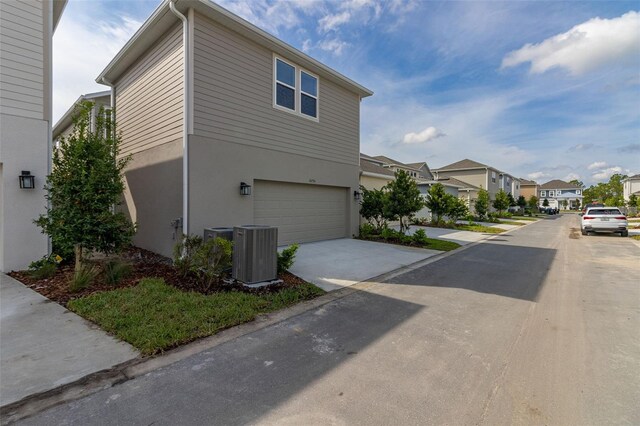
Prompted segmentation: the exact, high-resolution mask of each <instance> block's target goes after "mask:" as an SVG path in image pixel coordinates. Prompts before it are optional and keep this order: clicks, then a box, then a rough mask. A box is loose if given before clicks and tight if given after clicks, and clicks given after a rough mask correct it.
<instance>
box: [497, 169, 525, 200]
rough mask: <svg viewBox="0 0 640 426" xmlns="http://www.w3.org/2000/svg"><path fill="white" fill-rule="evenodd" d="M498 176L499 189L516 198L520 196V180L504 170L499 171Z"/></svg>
mask: <svg viewBox="0 0 640 426" xmlns="http://www.w3.org/2000/svg"><path fill="white" fill-rule="evenodd" d="M498 176H499V178H500V189H502V190H503V191H504V192H506V193H507V194H511V196H512V197H513V198H514V199H515V200H517V199H518V197H519V196H520V180H519V179H518V178H515V177H513V176H511V175H510V174H508V173H504V172H501V173H500V174H499V175H498Z"/></svg>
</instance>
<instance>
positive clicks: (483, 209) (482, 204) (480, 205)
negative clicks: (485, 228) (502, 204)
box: [474, 188, 489, 220]
mask: <svg viewBox="0 0 640 426" xmlns="http://www.w3.org/2000/svg"><path fill="white" fill-rule="evenodd" d="M474 208H475V210H476V214H477V215H478V218H479V219H480V220H482V219H483V218H484V217H485V216H486V214H487V211H488V210H489V191H487V190H486V189H482V188H480V190H479V191H478V198H477V199H476V201H475V204H474Z"/></svg>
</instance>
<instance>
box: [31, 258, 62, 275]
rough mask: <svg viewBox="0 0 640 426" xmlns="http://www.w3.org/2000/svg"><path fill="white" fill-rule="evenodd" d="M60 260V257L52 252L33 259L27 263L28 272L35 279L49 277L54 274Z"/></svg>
mask: <svg viewBox="0 0 640 426" xmlns="http://www.w3.org/2000/svg"><path fill="white" fill-rule="evenodd" d="M61 261H62V258H61V257H60V256H57V255H54V254H51V255H49V256H44V257H43V258H42V259H39V260H34V261H33V262H31V263H30V264H29V269H28V270H29V274H30V275H31V277H33V278H34V279H36V280H42V279H45V278H51V277H52V276H54V275H55V273H56V269H57V267H58V264H60V262H61Z"/></svg>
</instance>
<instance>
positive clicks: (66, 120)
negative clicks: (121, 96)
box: [51, 90, 111, 140]
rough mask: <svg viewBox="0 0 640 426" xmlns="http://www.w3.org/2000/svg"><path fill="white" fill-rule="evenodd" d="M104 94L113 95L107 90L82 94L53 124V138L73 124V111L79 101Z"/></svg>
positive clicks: (100, 96)
mask: <svg viewBox="0 0 640 426" xmlns="http://www.w3.org/2000/svg"><path fill="white" fill-rule="evenodd" d="M104 96H111V91H110V90H105V91H103V92H94V93H87V94H86V95H80V96H79V97H78V99H76V101H75V102H74V103H73V104H71V106H70V107H69V109H68V110H67V112H65V113H64V115H63V116H62V117H60V119H59V120H58V122H57V123H56V124H55V125H54V126H53V130H52V133H51V138H52V139H53V140H55V139H56V138H57V137H58V136H60V134H61V133H62V131H63V130H64V129H66V128H67V127H69V126H70V125H71V123H73V111H74V110H75V108H76V105H78V103H80V102H81V101H89V100H91V99H96V98H102V97H104Z"/></svg>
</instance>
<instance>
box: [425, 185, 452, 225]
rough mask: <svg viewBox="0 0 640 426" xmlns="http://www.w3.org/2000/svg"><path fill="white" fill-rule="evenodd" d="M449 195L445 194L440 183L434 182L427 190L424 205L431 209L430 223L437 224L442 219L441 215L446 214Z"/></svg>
mask: <svg viewBox="0 0 640 426" xmlns="http://www.w3.org/2000/svg"><path fill="white" fill-rule="evenodd" d="M450 198H452V196H451V195H449V194H447V193H446V192H445V190H444V186H443V185H442V184H441V183H436V184H435V185H433V186H432V187H431V188H429V192H427V199H426V201H425V206H427V208H428V209H429V210H430V211H431V223H435V224H438V223H440V222H441V221H442V216H444V215H445V214H447V211H448V209H449V203H450Z"/></svg>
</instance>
